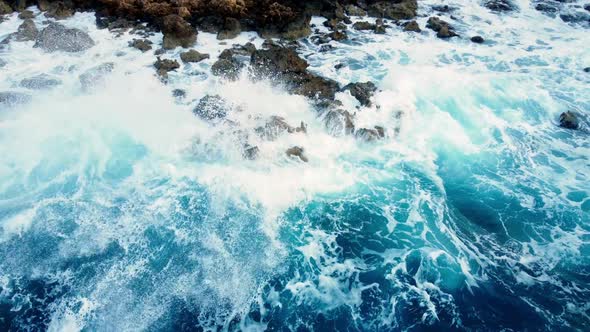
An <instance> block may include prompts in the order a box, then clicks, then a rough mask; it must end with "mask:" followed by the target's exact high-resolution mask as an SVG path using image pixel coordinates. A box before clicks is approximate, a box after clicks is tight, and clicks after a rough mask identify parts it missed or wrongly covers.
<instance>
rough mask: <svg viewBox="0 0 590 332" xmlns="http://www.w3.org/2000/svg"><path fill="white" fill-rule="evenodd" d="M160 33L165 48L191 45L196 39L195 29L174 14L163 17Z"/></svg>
mask: <svg viewBox="0 0 590 332" xmlns="http://www.w3.org/2000/svg"><path fill="white" fill-rule="evenodd" d="M162 33H163V34H164V40H163V42H162V47H163V48H164V49H167V50H171V49H174V48H176V47H178V46H181V47H184V48H187V47H191V46H193V45H194V44H195V42H196V41H197V30H196V29H195V28H193V27H192V26H191V25H190V24H188V23H187V22H186V21H185V20H184V19H183V18H182V17H180V16H178V15H174V14H171V15H168V16H166V17H164V20H163V23H162Z"/></svg>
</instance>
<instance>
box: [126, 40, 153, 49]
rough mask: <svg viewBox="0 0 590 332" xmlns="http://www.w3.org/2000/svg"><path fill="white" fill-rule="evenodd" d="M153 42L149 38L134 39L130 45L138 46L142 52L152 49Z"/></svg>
mask: <svg viewBox="0 0 590 332" xmlns="http://www.w3.org/2000/svg"><path fill="white" fill-rule="evenodd" d="M152 44H153V43H152V42H151V41H150V40H148V39H133V41H132V42H129V46H131V47H133V48H136V49H138V50H140V51H142V52H147V51H149V50H151V49H152Z"/></svg>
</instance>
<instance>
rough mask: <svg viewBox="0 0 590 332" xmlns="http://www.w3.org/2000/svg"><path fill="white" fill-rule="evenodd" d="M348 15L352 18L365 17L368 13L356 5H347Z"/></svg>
mask: <svg viewBox="0 0 590 332" xmlns="http://www.w3.org/2000/svg"><path fill="white" fill-rule="evenodd" d="M344 9H345V11H346V14H348V15H350V16H365V15H367V11H366V10H364V9H362V8H360V7H358V6H355V5H347V6H346V7H344Z"/></svg>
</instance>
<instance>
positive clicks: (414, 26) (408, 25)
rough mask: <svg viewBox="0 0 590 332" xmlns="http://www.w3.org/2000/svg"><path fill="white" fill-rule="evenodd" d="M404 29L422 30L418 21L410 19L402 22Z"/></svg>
mask: <svg viewBox="0 0 590 332" xmlns="http://www.w3.org/2000/svg"><path fill="white" fill-rule="evenodd" d="M404 31H413V32H422V29H420V26H419V25H418V22H416V21H410V22H408V23H406V24H404Z"/></svg>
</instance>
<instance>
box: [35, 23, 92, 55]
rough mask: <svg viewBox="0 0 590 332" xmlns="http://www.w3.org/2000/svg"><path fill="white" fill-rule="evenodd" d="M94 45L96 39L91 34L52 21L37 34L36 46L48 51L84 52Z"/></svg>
mask: <svg viewBox="0 0 590 332" xmlns="http://www.w3.org/2000/svg"><path fill="white" fill-rule="evenodd" d="M92 46H94V41H93V40H92V38H90V36H89V35H88V34H87V33H86V32H84V31H82V30H80V29H75V28H66V27H65V26H63V25H61V24H59V23H55V22H51V23H49V25H48V26H47V27H46V28H44V29H43V30H41V32H40V33H39V35H38V36H37V40H36V42H35V47H39V48H41V49H43V50H44V51H46V52H49V53H51V52H58V51H61V52H70V53H75V52H82V51H85V50H87V49H89V48H91V47H92Z"/></svg>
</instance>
